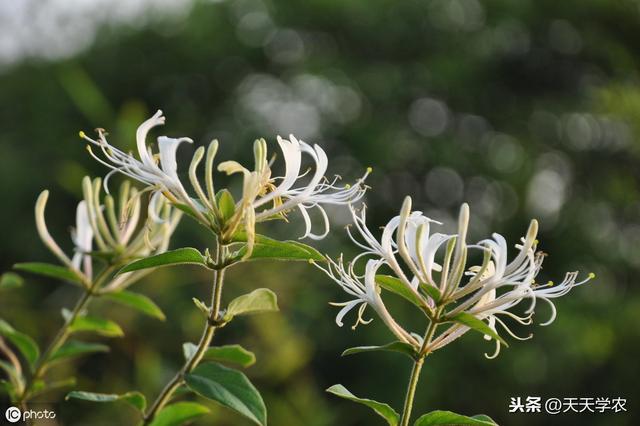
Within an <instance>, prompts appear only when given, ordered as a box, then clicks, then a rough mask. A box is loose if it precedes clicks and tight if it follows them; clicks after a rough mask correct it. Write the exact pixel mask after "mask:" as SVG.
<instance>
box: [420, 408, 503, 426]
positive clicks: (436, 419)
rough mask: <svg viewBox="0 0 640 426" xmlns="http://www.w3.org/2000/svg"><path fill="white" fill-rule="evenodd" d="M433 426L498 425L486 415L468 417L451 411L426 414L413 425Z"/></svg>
mask: <svg viewBox="0 0 640 426" xmlns="http://www.w3.org/2000/svg"><path fill="white" fill-rule="evenodd" d="M432 425H449V426H451V425H464V426H497V423H496V422H494V421H493V420H492V419H491V418H490V417H489V416H485V415H484V414H480V415H477V416H473V417H467V416H463V415H462V414H456V413H453V412H451V411H441V410H437V411H432V412H430V413H427V414H425V415H424V416H422V417H420V418H419V419H418V420H416V422H415V423H414V424H413V426H432Z"/></svg>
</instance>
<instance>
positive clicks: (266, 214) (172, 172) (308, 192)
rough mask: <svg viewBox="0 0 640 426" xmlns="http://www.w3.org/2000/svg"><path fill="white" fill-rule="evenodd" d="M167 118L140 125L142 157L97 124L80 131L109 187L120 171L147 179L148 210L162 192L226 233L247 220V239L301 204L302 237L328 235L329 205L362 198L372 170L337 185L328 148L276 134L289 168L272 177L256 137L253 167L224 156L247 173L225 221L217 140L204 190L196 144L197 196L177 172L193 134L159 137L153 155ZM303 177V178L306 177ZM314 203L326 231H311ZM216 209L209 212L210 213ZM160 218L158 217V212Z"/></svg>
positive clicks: (226, 165) (192, 173)
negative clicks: (91, 132)
mask: <svg viewBox="0 0 640 426" xmlns="http://www.w3.org/2000/svg"><path fill="white" fill-rule="evenodd" d="M164 122H165V118H164V116H162V112H161V111H158V112H156V114H155V115H154V116H153V117H151V118H150V119H149V120H147V121H145V122H144V123H142V124H141V125H140V127H139V128H138V130H137V132H136V145H137V150H138V158H136V157H135V156H134V155H132V154H128V153H125V152H123V151H121V150H119V149H117V148H115V147H114V146H113V145H111V144H109V142H108V141H107V139H106V133H105V132H104V131H103V130H101V129H98V138H97V140H94V139H91V138H89V137H87V136H86V135H85V134H84V133H83V132H80V136H81V137H82V138H83V139H85V140H86V141H88V142H89V143H90V145H89V146H88V149H89V152H90V153H91V155H92V156H93V157H94V158H95V159H96V160H98V161H99V162H100V163H102V164H104V165H106V166H107V167H109V168H110V169H112V171H111V172H110V173H109V174H108V175H107V177H106V178H105V187H106V183H107V180H108V179H109V177H110V176H111V175H112V174H113V173H116V172H119V173H122V174H124V175H126V176H129V177H131V178H133V179H135V180H137V181H139V182H142V183H144V184H145V185H148V186H149V188H150V189H151V190H152V191H153V195H152V197H151V202H150V203H149V212H150V215H151V216H152V217H153V215H154V214H155V213H154V212H155V211H156V210H157V209H156V204H157V203H158V202H159V201H160V200H161V199H162V197H166V198H168V199H169V200H170V201H171V202H172V203H175V204H179V205H182V206H185V207H187V208H188V210H189V211H190V212H191V213H192V215H194V216H195V217H196V219H198V220H199V221H200V222H201V223H203V224H204V225H205V226H210V227H212V228H214V229H216V230H221V231H222V232H223V234H224V238H229V237H231V236H232V235H233V234H234V233H235V232H236V230H237V229H238V226H239V225H240V224H244V227H245V231H246V232H247V235H248V236H249V239H250V240H251V238H252V237H253V236H254V235H255V230H254V224H255V223H256V222H262V221H266V220H269V219H274V218H286V214H287V213H289V212H290V211H292V210H295V209H298V210H300V213H301V215H302V218H303V220H304V222H305V234H304V235H303V236H302V238H305V237H308V238H312V239H321V238H324V237H325V236H326V235H327V234H328V232H329V218H328V216H327V213H326V211H325V207H324V206H326V205H332V204H333V205H346V204H348V203H350V202H356V201H358V200H360V199H361V198H362V197H363V196H364V193H365V191H366V187H365V185H364V180H365V178H366V177H367V175H368V174H369V173H370V172H371V169H367V172H366V173H365V175H364V176H363V177H362V178H360V179H358V181H357V182H356V184H355V185H353V186H350V185H344V186H340V185H337V181H338V179H339V178H337V177H336V178H335V179H334V180H332V181H329V180H328V179H327V178H326V177H325V173H326V171H327V167H328V159H327V155H326V154H325V152H324V151H323V150H322V148H320V147H319V146H318V145H313V146H311V145H309V144H307V143H305V142H303V141H299V140H298V139H296V138H295V137H294V136H290V138H289V140H287V139H283V138H281V137H278V145H279V147H280V150H281V152H282V157H283V159H284V164H285V174H284V176H281V177H273V178H272V177H271V168H270V164H269V162H268V161H267V144H266V141H265V140H264V139H261V140H258V141H256V143H255V145H254V155H255V170H253V171H250V170H248V169H247V168H245V167H243V166H242V165H240V164H239V163H237V162H236V161H224V162H222V163H220V164H219V165H218V170H219V171H221V172H224V173H227V174H234V173H242V174H243V185H242V187H243V194H242V200H240V201H239V202H238V203H237V205H236V206H235V207H236V208H235V213H234V216H233V217H232V218H231V219H228V223H222V224H221V223H219V222H221V219H220V218H221V214H220V211H219V210H218V206H217V202H216V194H215V192H214V189H213V177H212V175H213V165H212V164H213V159H214V157H215V154H216V152H217V147H218V143H217V141H213V142H212V143H211V145H210V146H209V149H208V150H207V154H206V157H207V159H206V163H205V164H206V165H205V179H206V193H205V191H204V190H203V189H202V187H201V185H200V182H199V181H198V178H197V175H196V172H197V167H198V165H199V163H200V161H201V160H202V158H203V157H204V155H205V154H204V151H205V150H204V148H198V150H196V152H195V154H194V156H193V159H192V161H191V166H190V167H189V179H190V181H191V184H192V186H193V189H194V190H195V192H196V194H197V196H198V198H199V199H193V198H191V197H190V196H189V194H188V193H187V191H186V189H185V188H184V186H183V185H182V183H181V181H180V179H179V178H178V174H177V168H178V167H177V163H176V151H177V148H178V146H179V145H180V144H181V143H182V142H189V143H191V142H192V140H191V139H189V138H177V139H174V138H168V137H166V136H160V137H159V138H158V151H159V152H158V154H157V155H154V154H153V152H152V150H151V148H149V147H148V146H147V144H146V138H147V134H148V133H149V131H150V130H151V129H152V128H154V127H156V126H158V125H161V124H164ZM92 145H93V146H97V147H99V148H100V151H101V152H102V154H103V156H104V158H101V157H99V156H98V155H96V154H95V153H94V152H93V150H92V149H91V146H92ZM303 155H304V156H305V157H309V158H310V159H311V161H312V163H313V165H312V169H313V173H311V175H310V176H309V177H308V179H304V178H305V176H306V175H307V174H308V172H309V171H308V170H307V171H301V167H302V162H303ZM303 181H304V182H303ZM313 209H316V210H317V212H318V213H319V215H320V216H321V217H322V221H323V223H324V231H323V232H322V233H319V234H316V233H313V232H312V222H311V217H310V214H309V212H310V211H311V210H313ZM209 212H210V213H212V214H208V213H209ZM156 219H158V218H156Z"/></svg>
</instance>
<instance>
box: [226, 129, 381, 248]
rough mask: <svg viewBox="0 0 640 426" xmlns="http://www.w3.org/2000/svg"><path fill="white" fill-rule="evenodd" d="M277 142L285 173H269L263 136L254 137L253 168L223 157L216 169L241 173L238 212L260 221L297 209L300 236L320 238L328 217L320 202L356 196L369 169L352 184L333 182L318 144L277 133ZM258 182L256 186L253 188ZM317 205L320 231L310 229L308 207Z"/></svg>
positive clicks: (340, 201)
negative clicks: (307, 165)
mask: <svg viewBox="0 0 640 426" xmlns="http://www.w3.org/2000/svg"><path fill="white" fill-rule="evenodd" d="M278 145H279V147H280V150H281V152H282V158H283V159H284V163H285V174H284V176H281V177H274V178H272V177H271V169H270V166H269V164H268V163H267V160H266V158H267V152H266V150H267V148H266V142H265V141H264V140H259V141H256V147H255V149H254V152H255V157H256V158H255V170H254V171H249V170H248V169H246V168H245V167H243V166H241V165H240V164H238V163H237V162H235V161H225V162H223V163H221V164H220V165H219V166H218V170H220V171H222V172H225V173H227V174H233V173H239V172H240V173H243V175H244V182H245V184H244V185H243V195H242V201H240V202H239V203H238V204H239V206H240V209H237V211H238V214H239V215H241V214H243V209H244V210H245V211H246V210H247V209H250V210H251V211H252V212H254V213H255V221H256V222H261V221H265V220H269V219H273V218H275V217H283V215H285V214H286V213H288V212H289V211H291V210H294V209H296V208H297V209H298V210H299V211H300V213H301V214H302V217H303V219H304V222H305V233H304V235H303V236H302V237H300V238H306V237H308V238H311V239H322V238H324V237H325V236H326V235H327V234H328V233H329V218H328V216H327V213H326V211H325V209H324V205H331V204H333V205H347V204H349V203H352V202H357V201H358V200H360V199H361V198H362V197H363V196H364V193H365V191H366V186H365V185H364V180H365V179H366V177H367V176H368V175H369V173H370V172H371V169H370V168H369V169H367V171H366V173H365V174H364V176H363V177H362V178H360V179H358V181H357V182H356V184H355V185H344V186H339V185H337V184H336V183H337V181H338V179H339V178H338V177H336V178H335V179H334V180H332V181H329V180H328V179H327V178H326V176H325V173H326V171H327V167H328V159H327V155H326V153H325V152H324V150H323V149H322V148H321V147H320V146H318V145H313V146H311V145H309V144H307V143H306V142H304V141H301V140H298V139H296V138H295V136H293V135H290V136H289V139H288V140H287V139H283V138H281V137H280V136H278ZM303 154H306V155H307V156H308V157H309V158H310V159H311V160H312V162H313V174H312V175H311V177H310V178H309V179H308V182H304V183H301V181H302V178H304V177H305V176H306V175H307V174H308V171H305V172H302V171H301V167H302V162H303V161H302V160H303ZM256 183H258V190H256V189H255V188H256ZM312 209H317V211H318V212H319V213H320V215H321V217H322V219H323V223H324V231H323V232H322V233H321V234H314V233H313V232H312V223H311V218H310V215H309V211H310V210H312Z"/></svg>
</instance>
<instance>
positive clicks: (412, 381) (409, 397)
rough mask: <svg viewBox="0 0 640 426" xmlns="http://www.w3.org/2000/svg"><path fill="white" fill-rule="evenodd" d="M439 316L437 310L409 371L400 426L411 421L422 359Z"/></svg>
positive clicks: (427, 349) (426, 352) (407, 425)
mask: <svg viewBox="0 0 640 426" xmlns="http://www.w3.org/2000/svg"><path fill="white" fill-rule="evenodd" d="M439 314H440V310H437V311H436V315H435V317H434V319H432V320H431V322H430V323H429V326H428V327H427V331H426V332H425V335H424V340H423V342H422V347H421V348H420V354H419V355H418V359H416V361H415V362H414V364H413V368H412V369H411V376H410V378H409V385H408V386H407V393H406V396H405V399H404V407H403V408H402V417H400V426H409V421H410V420H411V412H412V411H413V399H414V397H415V394H416V389H417V388H418V379H419V378H420V371H422V365H423V364H424V359H425V358H426V357H427V355H429V352H428V351H429V345H430V344H431V339H432V338H433V335H434V334H435V332H436V328H438V316H439Z"/></svg>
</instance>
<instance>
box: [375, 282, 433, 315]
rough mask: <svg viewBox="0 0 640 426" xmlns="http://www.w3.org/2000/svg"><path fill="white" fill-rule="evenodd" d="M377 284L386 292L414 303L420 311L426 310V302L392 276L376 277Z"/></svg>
mask: <svg viewBox="0 0 640 426" xmlns="http://www.w3.org/2000/svg"><path fill="white" fill-rule="evenodd" d="M376 283H378V285H379V286H380V287H382V288H384V289H385V290H388V291H390V292H392V293H395V294H397V295H398V296H401V297H403V298H405V299H406V300H408V301H409V302H411V303H413V304H414V305H416V306H417V307H418V308H420V309H424V305H425V302H424V301H422V300H420V298H419V297H418V296H417V295H416V294H415V293H414V292H413V291H411V290H410V289H409V288H407V286H406V285H405V284H404V283H403V282H402V281H401V280H400V279H399V278H396V277H393V276H391V275H376Z"/></svg>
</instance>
